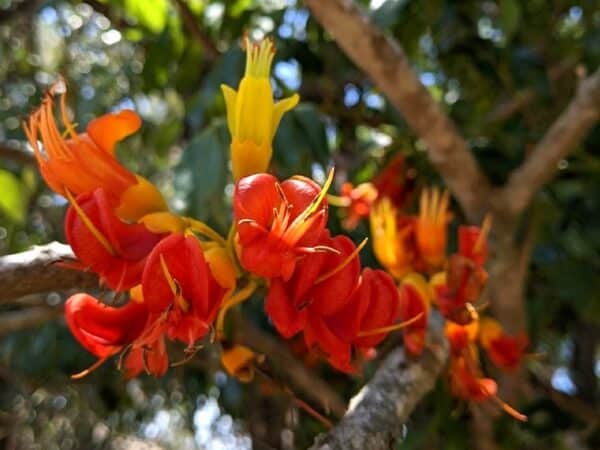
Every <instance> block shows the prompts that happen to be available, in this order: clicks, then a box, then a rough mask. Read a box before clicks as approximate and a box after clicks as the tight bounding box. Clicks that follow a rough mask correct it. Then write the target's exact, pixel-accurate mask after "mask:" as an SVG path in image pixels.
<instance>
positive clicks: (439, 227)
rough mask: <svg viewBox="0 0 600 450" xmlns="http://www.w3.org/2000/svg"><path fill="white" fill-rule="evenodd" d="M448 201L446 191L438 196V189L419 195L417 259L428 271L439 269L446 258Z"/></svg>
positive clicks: (416, 239)
mask: <svg viewBox="0 0 600 450" xmlns="http://www.w3.org/2000/svg"><path fill="white" fill-rule="evenodd" d="M448 201H449V196H448V191H446V192H444V193H443V194H440V191H439V190H438V189H436V188H432V189H424V190H423V192H422V193H421V199H420V207H419V216H418V217H417V220H416V221H415V241H416V244H417V249H418V251H419V257H420V258H421V259H422V260H423V262H424V263H425V266H426V267H427V268H428V269H436V268H439V267H440V266H441V265H442V264H443V263H444V260H445V258H446V243H447V236H446V229H447V227H448V221H449V220H450V214H449V213H448Z"/></svg>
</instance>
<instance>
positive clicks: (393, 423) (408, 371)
mask: <svg viewBox="0 0 600 450" xmlns="http://www.w3.org/2000/svg"><path fill="white" fill-rule="evenodd" d="M447 359H448V344H447V342H446V339H445V338H444V333H443V327H442V320H441V318H440V317H439V316H438V315H437V314H434V316H433V317H432V320H431V325H430V327H429V333H428V336H427V346H426V348H425V351H424V352H423V354H422V355H421V357H419V358H415V359H413V358H409V357H407V355H406V353H405V352H404V349H403V348H398V349H396V350H394V351H392V352H391V353H390V354H389V355H388V356H387V357H386V358H385V359H384V361H383V362H382V363H381V365H380V366H379V368H378V369H377V372H376V373H375V375H374V376H373V378H372V379H371V381H369V382H368V383H367V384H366V385H365V386H364V387H363V388H362V389H361V390H360V392H359V393H358V394H357V395H356V396H355V397H354V398H353V399H352V400H351V401H350V408H349V410H348V412H347V413H346V415H345V416H344V418H343V419H342V420H341V421H340V422H339V423H338V424H337V425H336V426H335V427H334V428H333V429H331V430H330V431H329V432H328V433H325V434H323V435H320V436H319V437H318V438H317V439H316V440H315V443H314V445H313V446H312V447H311V450H342V449H344V450H364V449H369V450H389V449H392V448H394V445H395V444H396V443H397V442H399V441H400V440H401V439H402V432H403V425H404V424H405V423H406V421H407V419H408V417H409V416H410V414H411V413H412V411H413V409H414V408H415V406H416V405H417V403H418V402H419V401H420V400H421V398H422V397H423V396H424V395H425V394H427V393H428V392H429V391H430V390H431V389H432V388H433V386H434V385H435V382H436V380H437V378H438V376H439V375H440V373H441V372H442V369H443V368H444V366H445V364H446V360H447Z"/></svg>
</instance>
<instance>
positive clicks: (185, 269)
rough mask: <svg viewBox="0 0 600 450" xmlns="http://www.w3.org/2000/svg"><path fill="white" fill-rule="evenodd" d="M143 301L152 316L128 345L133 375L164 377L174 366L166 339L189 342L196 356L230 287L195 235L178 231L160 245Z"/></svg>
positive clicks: (126, 359)
mask: <svg viewBox="0 0 600 450" xmlns="http://www.w3.org/2000/svg"><path fill="white" fill-rule="evenodd" d="M142 292H143V302H144V305H145V306H146V308H147V309H148V312H149V318H148V321H147V323H146V326H145V327H144V330H143V332H142V333H141V334H140V335H139V336H138V337H137V338H136V339H135V340H134V341H133V342H132V343H131V345H129V346H128V347H127V349H126V353H125V354H124V356H123V358H122V360H123V364H122V368H123V369H124V370H125V373H126V376H127V377H135V376H137V375H139V374H140V373H141V372H143V371H146V372H147V373H149V374H151V375H154V376H156V377H160V376H162V375H164V374H165V372H166V371H167V369H168V367H169V355H168V353H167V349H166V342H165V340H166V339H169V340H172V341H179V342H183V343H184V344H187V345H186V349H185V352H186V355H188V356H189V355H193V354H194V353H195V351H196V347H195V346H196V344H197V342H198V341H199V340H200V339H202V338H203V337H204V336H205V335H206V334H207V333H208V331H209V329H210V326H211V324H212V323H213V321H214V320H215V317H216V315H217V312H218V310H219V307H220V305H221V304H222V302H223V299H224V296H225V294H226V292H227V289H226V288H225V287H223V286H221V285H220V284H219V283H218V282H217V280H216V279H215V277H214V276H213V274H212V272H211V270H210V267H209V264H208V263H207V262H206V259H205V257H204V254H203V252H202V248H201V246H200V242H199V241H198V239H197V238H196V237H195V236H192V235H188V236H184V235H182V234H179V233H174V234H171V235H170V236H168V237H167V238H165V239H163V240H162V241H161V242H160V243H159V244H157V245H156V246H155V248H154V250H153V251H152V253H151V254H150V256H149V257H148V260H147V262H146V265H145V268H144V273H143V276H142Z"/></svg>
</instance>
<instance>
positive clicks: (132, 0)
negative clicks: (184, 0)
mask: <svg viewBox="0 0 600 450" xmlns="http://www.w3.org/2000/svg"><path fill="white" fill-rule="evenodd" d="M168 6H169V5H168V3H167V0H125V11H126V12H127V14H128V15H129V16H131V17H133V18H134V19H137V21H138V22H139V23H140V24H141V25H143V26H145V27H146V28H148V29H149V30H150V31H152V32H153V33H156V34H158V33H160V32H161V31H162V30H163V29H164V28H165V25H166V24H167V14H168V9H169V8H168Z"/></svg>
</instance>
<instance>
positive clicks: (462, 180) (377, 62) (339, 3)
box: [305, 0, 489, 220]
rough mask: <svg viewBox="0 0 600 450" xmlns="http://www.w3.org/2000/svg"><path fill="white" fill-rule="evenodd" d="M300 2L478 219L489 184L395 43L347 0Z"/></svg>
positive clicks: (466, 145) (460, 200) (463, 142)
mask: <svg viewBox="0 0 600 450" xmlns="http://www.w3.org/2000/svg"><path fill="white" fill-rule="evenodd" d="M305 3H306V5H307V6H308V7H309V9H310V10H311V12H312V14H313V16H314V17H315V18H316V19H317V20H318V21H319V22H320V23H321V25H322V26H323V27H324V28H325V29H326V30H327V31H328V32H329V33H330V34H331V35H332V36H333V38H334V39H335V40H336V42H337V43H338V45H339V46H340V47H341V48H342V50H343V51H344V52H345V53H346V55H348V57H349V58H350V59H351V60H352V61H353V62H354V63H355V64H356V65H357V66H358V67H360V68H361V69H362V70H363V71H364V72H365V73H367V74H368V75H369V76H370V77H371V78H372V80H373V81H374V82H375V84H376V85H377V86H378V87H379V89H381V91H382V92H383V93H384V94H385V95H386V96H387V97H388V99H389V100H390V102H391V103H392V104H393V105H394V107H396V108H397V109H398V110H399V111H400V112H401V113H402V115H403V116H404V118H405V120H406V122H407V123H408V124H409V125H410V126H411V127H412V129H413V130H414V131H415V133H416V134H417V136H419V137H420V138H421V139H422V140H423V141H424V142H425V144H426V145H427V151H428V155H429V159H430V161H431V163H432V164H433V165H434V166H435V168H436V169H437V170H438V171H439V173H440V174H441V175H442V177H443V178H444V181H445V182H446V185H447V186H448V187H449V188H450V190H451V191H452V192H453V194H454V195H455V197H456V198H457V199H458V201H459V202H460V204H461V206H462V208H463V210H464V211H465V213H466V215H467V216H468V217H469V218H470V220H479V219H480V216H481V215H482V214H483V212H484V210H485V202H486V197H487V192H488V191H489V182H488V180H487V178H486V176H485V175H484V174H483V172H482V171H481V169H480V168H479V166H478V164H477V161H476V160H475V158H474V157H473V154H472V153H471V151H470V150H469V147H468V144H467V142H466V141H465V140H464V139H463V137H462V136H460V134H459V133H458V131H457V130H456V127H455V125H454V124H453V123H452V121H451V120H450V119H449V117H448V116H447V115H446V114H445V113H444V111H443V110H442V109H441V108H440V106H439V105H438V104H437V103H436V101H435V100H434V99H433V98H432V97H431V95H430V94H429V92H428V91H427V89H426V88H425V87H424V86H423V85H422V84H421V82H420V81H419V78H418V76H417V74H416V73H415V72H414V71H413V69H412V68H411V67H410V64H409V61H408V59H407V57H406V54H405V53H404V50H403V49H402V47H401V46H400V44H399V43H398V42H397V41H395V40H394V39H392V38H391V37H389V36H387V35H385V34H384V33H383V32H382V31H381V30H379V29H378V28H377V27H376V26H375V25H373V24H372V23H371V22H370V21H369V18H368V16H367V15H366V14H365V13H364V12H363V11H361V10H360V9H359V7H358V6H356V5H355V4H354V2H352V0H329V1H322V0H305Z"/></svg>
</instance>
